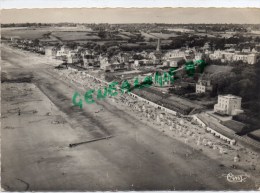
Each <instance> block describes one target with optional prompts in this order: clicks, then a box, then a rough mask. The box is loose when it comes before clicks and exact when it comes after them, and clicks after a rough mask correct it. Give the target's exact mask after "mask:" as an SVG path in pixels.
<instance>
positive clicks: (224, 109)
mask: <svg viewBox="0 0 260 193" xmlns="http://www.w3.org/2000/svg"><path fill="white" fill-rule="evenodd" d="M241 100H242V98H241V97H238V96H235V95H231V94H228V95H219V96H218V103H217V104H215V105H214V112H217V113H220V114H226V115H237V114H239V113H242V112H243V110H241Z"/></svg>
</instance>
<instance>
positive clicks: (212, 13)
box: [1, 8, 260, 24]
mask: <svg viewBox="0 0 260 193" xmlns="http://www.w3.org/2000/svg"><path fill="white" fill-rule="evenodd" d="M25 22H29V23H32V22H37V23H40V22H41V23H58V22H75V23H238V24H244V23H251V24H260V8H65V9H62V8H59V9H51V8H49V9H3V10H1V23H25Z"/></svg>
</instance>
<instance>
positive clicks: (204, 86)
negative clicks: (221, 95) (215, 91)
mask: <svg viewBox="0 0 260 193" xmlns="http://www.w3.org/2000/svg"><path fill="white" fill-rule="evenodd" d="M211 91H212V85H211V84H210V81H209V80H199V81H198V83H197V84H196V93H206V92H211Z"/></svg>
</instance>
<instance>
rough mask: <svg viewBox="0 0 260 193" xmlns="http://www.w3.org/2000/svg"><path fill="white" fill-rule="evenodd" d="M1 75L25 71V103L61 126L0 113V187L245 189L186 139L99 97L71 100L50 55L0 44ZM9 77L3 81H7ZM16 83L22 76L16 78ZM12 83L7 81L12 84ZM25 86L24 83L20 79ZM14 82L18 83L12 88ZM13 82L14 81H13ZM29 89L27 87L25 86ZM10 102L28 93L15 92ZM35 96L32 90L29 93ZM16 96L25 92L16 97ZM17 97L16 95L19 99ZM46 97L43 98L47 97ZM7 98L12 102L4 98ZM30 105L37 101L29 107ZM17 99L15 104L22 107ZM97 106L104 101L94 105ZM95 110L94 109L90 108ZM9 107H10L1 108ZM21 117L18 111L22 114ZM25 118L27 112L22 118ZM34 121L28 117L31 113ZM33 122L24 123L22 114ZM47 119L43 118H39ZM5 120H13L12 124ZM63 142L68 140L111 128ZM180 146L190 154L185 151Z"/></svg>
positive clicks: (14, 75)
mask: <svg viewBox="0 0 260 193" xmlns="http://www.w3.org/2000/svg"><path fill="white" fill-rule="evenodd" d="M1 52H2V61H1V62H2V64H3V65H2V77H3V74H4V75H5V76H6V77H8V79H9V80H12V79H17V78H19V77H24V76H27V77H28V76H29V77H31V81H32V82H31V83H28V85H27V86H28V87H29V86H30V85H31V84H33V85H35V86H36V88H35V89H33V91H32V99H31V100H36V98H37V97H40V98H41V100H43V101H45V102H37V103H36V102H35V103H32V104H34V105H31V106H29V107H28V108H31V109H32V108H33V107H34V108H37V112H38V114H39V115H41V116H42V115H44V114H46V112H50V113H51V114H53V117H52V116H50V117H49V118H46V119H47V120H51V119H53V118H55V117H60V119H61V120H63V122H64V123H63V124H64V125H63V126H58V125H55V124H50V121H46V122H44V121H43V122H41V121H40V116H38V115H37V116H36V115H30V116H35V117H34V118H32V117H30V116H28V115H26V117H25V115H23V110H22V115H21V116H17V115H16V114H15V115H12V116H11V115H10V117H7V118H2V127H1V131H2V139H1V140H2V176H1V177H2V187H3V188H4V189H5V190H9V191H25V190H29V191H58V190H59V191H73V190H74V191H83V190H88V191H97V190H99V191H105V190H107V191H108V190H240V189H252V188H253V187H252V183H251V182H250V180H248V181H247V182H245V183H240V184H234V183H230V182H228V181H227V180H226V178H225V177H223V174H228V173H229V172H230V170H231V169H230V168H228V167H221V168H220V166H219V165H220V164H221V163H220V162H219V161H218V160H212V159H210V158H209V157H207V156H206V155H204V154H203V153H202V152H200V151H197V150H195V149H193V148H191V147H190V146H188V145H186V144H184V143H182V142H180V141H178V140H174V139H172V138H170V137H167V136H165V135H162V134H161V132H159V131H158V130H157V129H156V128H153V127H148V126H147V125H146V124H145V123H144V122H142V121H141V120H139V119H136V118H135V117H133V116H130V115H129V114H128V113H127V109H126V110H125V111H122V110H119V109H118V108H117V107H116V105H111V104H110V103H108V102H106V100H109V99H106V100H104V101H101V102H98V103H95V104H91V105H85V106H84V108H83V109H79V108H78V107H73V104H72V102H71V99H72V96H73V94H74V92H75V91H78V90H80V89H79V88H76V87H75V86H73V85H72V84H71V83H70V82H65V81H62V80H61V79H60V78H59V77H58V76H57V74H55V72H53V64H52V62H51V61H47V60H44V59H42V56H41V57H40V56H39V57H38V56H33V54H27V53H24V52H21V51H19V50H18V51H14V50H12V49H10V48H7V47H6V46H2V47H1ZM9 82H10V81H9ZM3 84H6V85H7V87H8V84H10V85H11V86H10V87H9V91H8V89H7V90H4V89H5V87H3V88H2V90H1V92H2V93H3V92H5V91H8V92H5V93H6V94H5V95H4V97H3V99H2V103H4V104H5V105H3V106H2V115H3V114H8V113H7V112H8V110H10V108H11V107H12V108H13V109H15V108H19V106H15V105H16V104H15V103H13V102H16V100H13V101H11V102H12V104H11V103H10V101H7V100H5V99H7V98H8V97H9V98H10V97H11V96H8V93H9V92H10V93H11V94H10V95H12V94H13V93H12V90H11V91H10V88H12V83H3ZM21 85H22V84H21ZM15 86H16V85H15V84H14V87H15ZM24 86H25V85H24ZM18 87H19V86H17V88H18ZM18 89H19V88H18ZM26 89H29V88H26ZM17 96H19V97H18V99H19V101H18V102H17V103H21V102H23V101H25V100H30V98H28V97H30V95H29V96H23V95H19V92H18V95H17ZM34 96H35V97H36V98H33V97H34ZM23 97H26V99H25V98H23ZM18 99H17V100H18ZM47 103H48V105H47ZM11 105H12V106H11ZM36 106H37V107H36ZM22 107H23V106H21V108H22ZM100 109H103V110H102V111H100ZM97 111H100V112H99V113H96V112H97ZM8 115H9V114H8ZM23 117H24V118H23ZM27 119H28V120H27ZM34 119H35V120H36V121H37V122H36V121H35V120H34ZM26 121H28V122H30V123H32V121H35V122H34V124H30V125H29V124H28V122H26ZM45 123H46V124H45ZM11 124H17V128H16V129H3V127H5V128H11V127H10V125H11ZM110 135H112V136H113V137H112V138H110V139H105V140H100V141H95V142H92V143H87V144H82V145H79V146H76V147H73V148H69V147H68V146H69V144H70V143H76V142H82V141H86V140H92V139H95V138H100V137H105V136H110ZM187 153H189V154H190V155H191V156H189V157H187V155H186V154H187Z"/></svg>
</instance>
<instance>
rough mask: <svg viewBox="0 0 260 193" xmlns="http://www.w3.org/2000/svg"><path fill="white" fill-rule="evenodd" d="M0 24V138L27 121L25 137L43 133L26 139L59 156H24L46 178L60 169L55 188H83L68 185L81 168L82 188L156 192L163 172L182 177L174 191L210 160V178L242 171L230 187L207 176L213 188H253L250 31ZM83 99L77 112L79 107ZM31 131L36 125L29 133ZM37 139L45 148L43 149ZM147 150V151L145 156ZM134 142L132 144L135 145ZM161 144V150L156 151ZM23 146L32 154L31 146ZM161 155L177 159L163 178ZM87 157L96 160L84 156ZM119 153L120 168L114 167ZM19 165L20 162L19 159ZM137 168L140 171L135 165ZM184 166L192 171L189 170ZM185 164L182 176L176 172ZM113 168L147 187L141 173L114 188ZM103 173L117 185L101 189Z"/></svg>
mask: <svg viewBox="0 0 260 193" xmlns="http://www.w3.org/2000/svg"><path fill="white" fill-rule="evenodd" d="M1 28H2V29H1V30H2V31H1V39H2V43H1V45H2V46H1V50H2V61H3V69H4V70H3V71H2V74H1V82H2V94H3V97H2V103H3V101H4V103H3V109H4V110H2V124H3V125H2V127H3V128H4V132H6V133H5V135H8V136H9V137H10V136H11V135H12V134H11V132H13V131H14V130H18V127H23V128H24V126H25V125H27V124H28V125H30V126H29V128H31V130H30V132H32V133H33V135H34V136H36V135H39V136H40V135H45V132H47V131H48V132H50V138H49V139H44V138H42V139H41V137H39V141H38V142H35V143H34V142H33V144H34V146H41V145H42V146H44V147H45V148H47V149H48V151H49V149H50V150H51V151H52V150H53V152H55V153H58V154H59V153H60V154H62V157H58V158H56V157H55V154H54V153H51V155H52V157H48V156H49V154H48V153H47V150H42V151H43V152H42V154H41V155H40V157H37V156H36V157H33V156H29V157H30V159H32V160H33V159H36V158H37V161H35V163H33V164H35V165H37V167H39V168H41V164H42V165H44V166H45V167H48V163H49V164H50V165H51V164H53V166H50V167H51V168H52V169H47V170H48V171H49V172H54V171H55V170H56V169H53V168H55V167H57V168H58V169H57V170H59V172H61V171H62V172H61V174H60V173H59V174H58V173H52V174H53V178H54V176H56V177H57V178H61V179H65V178H66V179H70V177H69V175H72V176H73V178H74V177H75V182H74V181H73V182H70V185H68V189H67V190H73V189H74V190H75V187H82V189H80V190H85V189H86V186H85V185H79V181H80V180H79V178H80V177H82V176H85V175H89V174H88V172H90V174H92V172H93V177H91V179H92V178H93V181H92V182H94V181H95V180H97V178H98V179H100V182H97V185H95V184H94V183H92V182H91V180H90V181H88V183H89V184H91V185H89V184H88V185H89V186H87V187H88V188H89V189H88V190H99V191H100V190H115V189H113V188H116V190H118V189H119V190H147V189H148V190H151V189H153V190H154V188H156V187H159V188H158V189H160V190H166V189H171V188H170V187H169V188H167V187H168V185H169V184H168V182H169V183H170V181H168V180H170V179H171V178H170V176H175V174H173V173H174V172H175V171H176V172H177V173H178V175H180V176H181V175H183V176H182V177H180V178H181V179H182V180H183V183H184V184H183V186H182V185H181V184H180V185H179V189H180V190H183V189H185V188H184V187H185V184H186V182H185V180H184V178H185V177H187V178H189V179H191V178H193V175H194V178H196V177H195V176H197V173H198V172H199V171H200V173H201V171H204V167H205V164H202V163H204V161H205V163H207V164H208V165H207V166H206V167H207V168H208V167H211V164H212V167H211V171H212V173H216V175H219V176H221V173H223V172H226V173H227V174H228V173H230V171H237V172H238V174H237V175H242V174H241V173H239V172H244V171H246V172H247V173H250V176H251V178H250V179H246V180H245V182H244V183H240V184H239V185H238V184H237V186H235V185H234V184H232V183H231V184H230V183H229V184H227V185H224V184H225V183H228V182H226V181H224V180H223V181H221V180H222V179H220V177H217V176H213V177H212V178H211V179H212V180H213V179H214V180H217V181H216V182H219V183H223V187H228V186H230V188H231V189H232V190H235V189H248V190H249V189H250V190H252V189H255V188H259V187H260V184H259V183H260V182H259V179H260V178H259V177H260V176H259V172H257V171H259V169H260V166H259V159H260V158H259V149H260V117H259V110H260V102H259V90H260V84H259V81H260V79H259V75H258V74H259V73H260V25H259V24H163V23H140V24H139V23H138V24H109V23H99V24H98V23H92V24H88V23H70V22H67V23H17V24H14V23H8V24H1ZM21 85H22V86H21ZM119 92H120V93H122V94H118V93H119ZM13 96H15V97H16V99H15V100H13V99H12V97H13ZM29 97H31V102H26V101H30V100H29ZM105 98H106V100H101V99H105ZM16 100H17V101H18V102H17V101H16ZM83 101H85V102H86V104H89V105H85V106H84V105H83ZM14 102H16V103H17V104H15V103H14ZM90 104H91V105H90ZM38 105H39V107H38ZM36 106H37V107H36ZM10 108H11V109H10ZM18 108H19V113H17V112H18V111H16V109H18ZM29 109H30V110H29ZM12 117H16V118H17V117H18V118H17V119H18V120H19V121H20V122H19V121H17V124H18V125H17V126H15V124H16V121H14V122H12V121H11V120H13V118H12ZM23 117H24V118H23ZM32 117H34V118H32ZM9 119H10V120H9ZM32 123H33V124H32ZM34 124H35V125H34ZM19 125H20V126H19ZM5 128H6V129H5ZM10 128H16V129H10ZM37 128H42V129H41V131H39V130H38V132H39V134H38V133H37V132H36V130H37ZM45 129H46V130H45ZM51 129H52V130H51ZM20 132H22V131H20ZM58 132H60V134H58V135H60V136H58V135H57V133H58ZM137 133H138V134H137ZM20 135H21V134H20ZM26 136H27V135H26ZM112 136H113V137H112ZM121 136H123V139H120V137H121ZM150 137H151V139H147V138H150ZM157 137H158V138H157ZM26 138H27V137H26ZM56 138H57V139H56ZM92 138H93V139H92ZM166 138H167V139H166ZM43 139H44V140H43ZM87 139H90V140H89V141H87ZM6 140H7V139H6ZM51 140H53V141H51ZM56 140H58V141H56ZM150 140H151V141H150ZM93 141H95V142H93ZM148 141H149V143H148ZM49 142H50V143H51V144H53V145H48V143H49ZM18 143H25V142H22V141H21V142H19V141H18ZM55 144H56V145H55ZM75 144H77V147H75V146H76V145H75ZM78 144H80V145H78ZM87 144H89V146H88V145H87ZM150 144H153V145H154V146H153V147H151V148H152V149H153V150H152V151H151V152H150V150H149V148H150ZM137 145H140V146H142V148H141V149H138V148H139V146H137ZM143 146H144V149H143ZM161 146H167V147H169V150H165V152H163V151H161V149H162V148H161ZM18 147H19V145H18V146H17V147H16V148H18ZM67 147H70V148H69V150H67V149H66V148H67ZM119 147H122V149H121V148H119ZM30 148H31V150H30V151H33V149H34V148H33V147H32V146H30ZM88 148H89V149H88ZM103 148H104V149H103ZM112 148H114V149H112ZM18 149H19V148H18ZM166 149H167V148H166ZM126 150H127V151H126ZM45 151H46V152H45ZM168 151H169V152H168ZM6 152H7V150H4V155H5V153H6ZM108 152H111V157H110V156H109V155H108V154H109V153H108ZM112 152H113V153H112ZM7 154H8V153H6V155H7ZM18 154H19V155H20V153H18ZM157 154H158V155H157ZM165 154H168V155H165ZM172 154H173V156H177V157H176V158H169V160H171V159H176V160H177V161H176V160H175V161H176V162H183V163H184V164H185V166H184V165H182V164H179V166H181V167H183V174H182V171H181V172H179V171H177V170H178V169H176V168H175V169H173V170H174V172H173V173H171V171H169V173H168V174H167V176H169V179H168V178H167V177H165V178H164V173H163V172H162V173H160V172H161V171H164V172H165V173H167V172H166V171H168V170H170V169H169V168H174V164H175V163H174V162H172V163H169V162H168V157H167V156H170V155H172ZM89 155H92V156H95V157H96V158H97V159H98V160H99V161H95V160H94V158H93V159H92V158H91V159H90V158H89V157H91V156H89ZM104 155H105V156H106V157H103V156H104ZM123 155H124V156H125V157H126V158H125V159H124V160H125V162H121V161H120V159H121V158H122V157H123ZM130 155H132V156H133V157H131V156H130ZM143 155H145V158H143V157H142V156H143ZM179 155H180V157H181V158H178V156H179ZM74 156H75V157H77V159H74ZM81 156H83V157H84V158H83V157H81ZM112 156H115V158H112ZM156 156H158V157H156ZM116 157H117V158H118V159H117V161H115V159H116ZM166 157H167V158H166ZM96 158H95V159H96ZM164 158H165V159H167V161H162V163H164V162H167V164H169V165H170V167H169V168H168V166H167V167H166V166H163V165H160V166H157V163H158V162H160V161H161V159H164ZM30 159H29V158H28V159H27V158H25V159H24V160H27V161H24V162H30V161H29V160H30ZM56 159H57V162H56ZM85 159H86V160H88V161H87V162H86V166H84V164H83V165H82V167H80V166H81V164H82V163H80V164H79V165H80V166H77V164H78V163H79V162H84V160H85ZM122 159H123V158H122ZM143 159H145V161H144V160H143ZM200 159H201V160H203V161H201V160H200ZM45 160H47V161H45ZM66 160H69V161H66ZM79 160H82V161H79ZM149 160H150V161H151V162H149ZM181 160H184V161H181ZM192 160H193V161H192ZM212 160H213V161H212ZM32 162H33V161H32ZM111 162H114V163H115V164H117V165H114V164H113V163H111ZM148 162H149V164H151V165H149V164H148V165H147V166H145V164H146V163H148ZM7 163H8V162H7V161H6V162H4V165H5V164H7ZM22 163H23V162H22ZM139 163H140V165H138V164H139ZM191 163H193V164H195V165H196V166H197V167H198V168H197V169H196V168H195V169H194V167H192V165H193V164H191ZM55 164H57V165H55ZM59 164H60V165H59ZM131 164H133V165H131ZM35 167H36V166H35ZM69 167H75V168H76V169H75V170H70V169H68V168H69ZM92 167H94V168H98V167H100V170H99V169H98V172H97V174H95V175H94V173H95V172H96V170H95V171H94V169H93V170H91V168H92ZM119 167H120V168H119ZM128 167H129V168H128ZM148 167H150V169H149V168H148ZM185 167H188V168H190V169H187V171H186V169H185ZM43 168H44V167H43ZM43 168H41V169H40V170H41V171H43ZM107 168H110V169H108V170H107ZM122 168H126V169H122ZM152 168H154V169H155V172H156V173H160V176H161V177H162V179H166V178H167V180H166V181H165V182H161V181H160V183H159V182H158V184H157V183H156V182H157V180H158V179H157V177H156V175H155V173H154V172H152V173H150V172H151V171H150V170H152ZM113 169H115V170H116V172H120V171H121V170H124V172H125V173H126V174H129V175H130V174H131V175H132V177H133V176H135V177H134V178H136V177H137V176H136V175H137V174H138V175H142V174H141V173H139V172H138V171H140V172H141V171H142V172H143V173H144V174H145V175H144V176H147V175H149V176H151V175H152V176H154V177H151V182H152V183H151V184H150V183H149V180H147V178H146V177H144V178H142V177H141V179H140V180H141V181H139V182H137V181H136V180H134V178H131V179H130V177H129V176H127V177H126V176H124V177H123V179H122V180H124V179H126V180H125V183H126V185H124V183H123V181H122V180H121V179H120V178H118V176H117V174H115V173H114V172H115V170H113ZM139 169H140V170H139ZM130 170H132V171H130ZM148 170H149V171H148ZM188 170H189V171H191V172H190V173H189V172H188ZM205 170H206V169H205ZM74 171H75V173H74ZM76 171H77V172H78V173H77V174H76ZM4 172H5V170H4ZM103 172H105V173H103ZM146 172H148V173H146ZM186 172H187V173H186ZM67 173H68V174H69V175H67ZM20 174H22V173H20ZM78 174H79V176H78ZM4 175H5V174H4ZM6 175H7V174H6ZM96 175H97V176H98V177H96ZM108 175H111V178H113V177H114V178H118V179H117V180H116V181H115V182H112V181H111V184H114V183H115V184H114V185H113V186H112V185H111V186H110V185H104V184H105V182H107V180H108V181H109V179H110V178H108V177H106V176H108ZM232 175H233V174H232ZM7 176H8V175H7ZM32 176H33V175H32ZM104 176H105V177H104ZM205 176H206V175H205ZM175 177H177V176H175ZM25 178H26V177H25ZM177 178H178V177H177ZM205 178H207V177H205ZM10 179H11V177H10V176H8V177H6V178H3V183H5V184H8V185H6V186H5V187H6V188H7V189H8V186H10V187H11V185H10V182H9V180H10ZM27 179H28V180H31V181H32V182H33V184H35V186H32V189H30V190H32V191H33V190H38V188H39V189H41V188H42V189H43V190H55V188H57V187H58V185H56V184H52V182H48V183H47V185H46V186H41V185H39V186H37V185H36V184H40V182H39V181H37V180H35V179H33V178H31V176H28V177H27ZM101 179H102V180H101ZM214 180H213V181H214ZM102 181H104V184H102ZM117 181H118V182H120V183H119V185H118V184H117V183H116V182H117ZM130 181H131V183H130ZM220 181H221V182H220ZM62 182H64V181H60V182H59V183H62ZM128 182H129V183H130V185H129V184H127V183H128ZM53 183H54V182H53ZM187 183H190V184H191V185H190V187H192V188H187V189H189V190H196V189H197V190H198V189H199V190H200V189H201V190H202V189H203V187H205V189H216V190H219V189H222V188H223V187H220V186H221V185H219V186H218V185H217V184H218V183H215V184H211V185H209V186H210V187H209V188H206V187H207V186H206V185H205V184H203V185H201V184H199V183H197V181H196V182H195V181H189V182H188V181H187ZM203 183H204V182H203ZM207 183H208V182H207ZM131 184H134V185H133V186H132V189H131V188H130V189H128V188H129V187H130V186H131ZM145 184H147V185H145ZM245 184H246V185H245ZM121 185H122V186H121ZM135 185H136V186H137V187H136V189H135ZM175 186H177V187H178V185H176V184H175ZM17 187H18V189H20V187H19V186H18V185H17V186H16V188H17ZM53 187H55V188H54V189H53ZM16 188H14V189H12V188H9V189H10V190H17V189H16ZM109 188H112V189H109ZM21 189H22V188H21ZM21 189H20V190H21ZM177 189H178V188H177ZM77 190H78V189H77Z"/></svg>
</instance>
